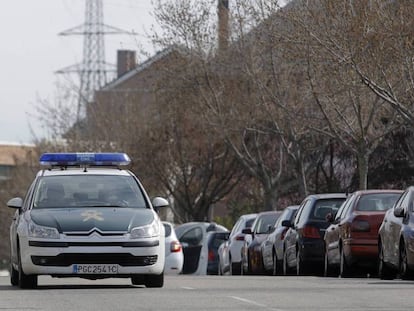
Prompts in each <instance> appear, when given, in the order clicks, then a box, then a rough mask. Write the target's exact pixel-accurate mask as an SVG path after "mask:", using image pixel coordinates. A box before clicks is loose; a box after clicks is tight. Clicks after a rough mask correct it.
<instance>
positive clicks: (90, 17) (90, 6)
mask: <svg viewBox="0 0 414 311" xmlns="http://www.w3.org/2000/svg"><path fill="white" fill-rule="evenodd" d="M85 6H86V7H85V22H84V23H83V24H82V25H79V26H76V27H73V28H70V29H68V30H65V31H63V32H61V33H59V35H61V36H71V35H82V36H84V39H83V60H82V63H78V64H75V65H71V66H68V67H66V68H63V69H61V70H59V71H57V73H77V74H78V75H79V77H80V81H79V83H80V85H79V95H78V96H79V97H78V107H77V115H76V120H77V121H80V120H83V119H85V118H87V109H86V105H87V104H88V103H89V102H91V101H92V100H93V95H94V92H95V91H96V90H98V89H100V88H101V87H102V86H104V85H105V84H106V82H107V73H108V72H110V71H114V68H113V66H112V65H110V64H108V63H107V62H106V61H105V41H104V35H106V34H129V32H127V31H125V30H122V29H119V28H116V27H112V26H108V25H105V24H104V22H103V0H85Z"/></svg>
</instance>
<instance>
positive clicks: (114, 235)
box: [7, 153, 168, 288]
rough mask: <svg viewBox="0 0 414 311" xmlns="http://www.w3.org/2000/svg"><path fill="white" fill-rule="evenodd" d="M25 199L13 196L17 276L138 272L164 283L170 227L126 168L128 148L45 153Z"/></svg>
mask: <svg viewBox="0 0 414 311" xmlns="http://www.w3.org/2000/svg"><path fill="white" fill-rule="evenodd" d="M39 162H40V165H41V166H42V169H41V170H40V171H39V172H38V173H37V174H36V177H35V178H34V180H33V182H32V184H31V186H30V187H29V189H28V192H27V194H26V196H25V199H22V198H19V197H17V198H13V199H11V200H9V201H8V203H7V205H8V206H9V207H11V208H14V209H15V211H16V212H15V215H14V218H13V221H12V224H11V226H10V245H11V260H10V261H11V267H10V268H11V273H10V281H11V284H12V285H14V286H17V285H18V286H19V287H20V288H34V287H36V286H37V282H38V275H51V276H53V277H69V276H70V277H79V278H85V279H91V280H96V279H102V278H130V279H131V282H132V284H133V285H142V284H144V285H145V286H147V287H162V286H163V284H164V264H165V244H164V239H165V234H164V227H163V225H162V223H161V220H160V218H159V216H158V214H157V212H156V211H155V210H156V209H158V208H160V207H163V206H167V205H168V201H167V200H165V199H163V198H160V197H156V198H154V199H153V200H152V202H151V201H150V200H149V198H148V195H147V194H146V192H145V190H144V188H143V187H142V185H141V183H140V181H139V180H138V178H137V177H136V176H135V175H134V174H133V173H132V172H131V171H129V170H127V169H126V168H125V166H127V165H128V164H129V163H130V159H129V157H128V156H127V155H126V154H124V153H45V154H43V155H42V156H41V157H40V161H39Z"/></svg>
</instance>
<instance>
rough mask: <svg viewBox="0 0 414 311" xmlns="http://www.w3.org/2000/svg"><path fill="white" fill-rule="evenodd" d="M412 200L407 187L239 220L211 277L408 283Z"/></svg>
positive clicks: (413, 190)
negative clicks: (371, 278) (372, 278)
mask: <svg viewBox="0 0 414 311" xmlns="http://www.w3.org/2000/svg"><path fill="white" fill-rule="evenodd" d="M413 200H414V187H409V188H408V189H406V190H405V191H403V190H364V191H356V192H354V193H352V194H349V195H347V194H344V193H330V194H314V195H310V196H308V197H306V198H305V199H304V200H303V201H302V203H301V204H300V205H299V206H288V207H286V208H285V209H284V210H283V211H271V212H262V213H258V214H248V215H243V216H241V217H240V218H239V220H238V221H237V222H236V224H235V225H234V227H233V229H232V230H231V232H230V234H229V238H228V239H227V240H226V241H224V242H223V243H222V244H221V245H220V246H219V248H218V261H219V263H218V274H224V273H229V274H271V275H289V274H297V275H307V274H317V275H325V276H341V277H350V276H354V275H360V274H363V275H366V274H370V275H376V274H378V276H379V277H380V278H382V279H392V278H395V277H397V276H399V277H401V278H411V277H413V276H414V224H413V215H414V203H413Z"/></svg>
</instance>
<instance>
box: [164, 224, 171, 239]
mask: <svg viewBox="0 0 414 311" xmlns="http://www.w3.org/2000/svg"><path fill="white" fill-rule="evenodd" d="M163 225H164V229H165V237H166V238H168V237H169V236H170V235H171V226H170V225H169V224H166V223H163Z"/></svg>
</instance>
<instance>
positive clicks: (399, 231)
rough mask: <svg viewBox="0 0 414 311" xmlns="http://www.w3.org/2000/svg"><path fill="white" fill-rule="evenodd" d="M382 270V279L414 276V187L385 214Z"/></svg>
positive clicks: (381, 254)
mask: <svg viewBox="0 0 414 311" xmlns="http://www.w3.org/2000/svg"><path fill="white" fill-rule="evenodd" d="M378 248H379V268H378V273H379V277H380V278H381V279H392V278H395V277H396V276H397V275H399V276H400V277H401V278H403V279H411V278H413V276H414V187H413V186H411V187H409V188H407V189H406V191H405V192H404V193H403V194H402V195H401V197H400V198H399V199H398V201H397V202H396V203H395V205H394V207H393V208H391V209H389V210H388V211H387V213H386V214H385V217H384V220H383V221H382V224H381V227H380V229H379V241H378Z"/></svg>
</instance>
